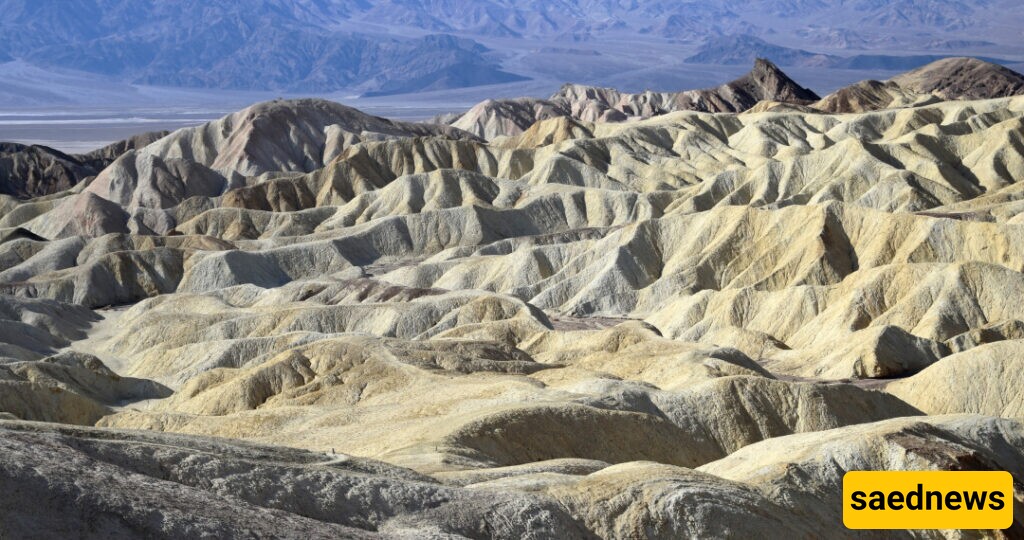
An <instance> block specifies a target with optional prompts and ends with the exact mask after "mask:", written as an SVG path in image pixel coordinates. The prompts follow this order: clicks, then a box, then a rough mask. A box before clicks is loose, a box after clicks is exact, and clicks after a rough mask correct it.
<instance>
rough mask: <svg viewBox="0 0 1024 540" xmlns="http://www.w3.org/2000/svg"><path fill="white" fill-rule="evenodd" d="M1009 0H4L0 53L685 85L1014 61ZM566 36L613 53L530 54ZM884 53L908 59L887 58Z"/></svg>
mask: <svg viewBox="0 0 1024 540" xmlns="http://www.w3.org/2000/svg"><path fill="white" fill-rule="evenodd" d="M1017 4H1018V2H1017V1H1016V0H981V1H978V2H966V1H965V0H954V1H944V0H896V1H883V0H754V1H750V2H741V1H739V0H716V1H703V2H699V1H695V0H682V1H679V0H647V1H642V2H640V1H635V0H634V1H622V0H551V1H543V0H176V1H174V2H167V1H165V0H0V62H7V61H8V60H10V59H12V58H13V59H18V60H21V61H24V62H25V63H26V65H30V66H32V67H33V68H39V69H44V70H51V71H59V70H61V69H74V70H79V71H84V72H88V73H90V74H95V75H100V76H103V77H105V78H109V79H112V80H115V81H117V82H119V83H125V82H129V83H141V84H148V85H158V86H175V87H195V88H216V89H237V90H262V91H273V92H280V93H281V94H286V93H309V92H316V93H326V92H334V91H339V92H344V93H353V94H365V95H371V96H375V95H386V94H396V93H408V92H418V91H427V90H444V89H451V88H461V87H469V86H477V85H488V84H502V83H508V82H513V81H520V80H524V79H526V78H533V79H538V80H541V79H543V80H545V81H547V82H550V83H551V84H556V83H560V82H563V81H562V80H560V79H565V78H569V77H570V76H571V78H572V79H574V80H581V81H586V82H587V83H589V84H596V85H617V86H620V87H622V86H626V85H627V84H628V81H631V80H633V81H642V82H637V85H638V86H637V87H635V88H632V89H634V90H637V89H640V88H643V87H645V86H651V87H661V88H664V87H670V88H671V87H675V86H677V85H678V84H679V83H680V81H686V80H693V76H692V75H693V74H694V72H693V70H691V69H690V68H688V67H687V66H688V65H689V64H706V65H715V66H736V65H748V64H749V63H750V62H753V60H754V59H755V58H762V57H766V58H772V59H773V60H774V61H775V62H777V63H778V64H779V65H782V66H801V67H817V68H822V69H854V70H904V69H911V68H913V67H917V66H920V65H923V64H924V63H927V62H930V61H932V60H934V59H936V58H937V57H938V56H939V55H940V54H941V55H949V56H955V55H964V54H977V53H978V50H977V48H978V47H982V46H983V47H987V48H986V52H987V53H988V54H991V55H993V56H999V55H1000V51H1003V50H1005V51H1007V53H1006V56H1011V57H1012V56H1013V55H1014V54H1017V52H1015V51H1019V49H1014V47H1015V46H1017V45H1019V41H1020V34H1019V31H1017V30H1015V29H1017V28H1020V27H1021V26H1022V25H1024V10H1020V9H1018V8H1019V6H1018V5H1017ZM453 36H458V37H453ZM979 37H981V38H984V41H981V40H980V39H979ZM575 43H586V45H587V47H586V48H588V49H593V50H594V51H597V52H599V53H601V54H603V55H604V56H605V57H607V58H608V59H609V60H608V61H595V62H580V61H579V58H578V57H576V56H573V55H568V54H566V55H557V54H551V53H539V52H537V51H539V50H540V49H542V48H544V49H565V48H572V45H573V44H575ZM986 43H987V45H985V44H986ZM633 44H638V45H636V46H634V45H633ZM701 44H703V45H701ZM894 50H895V51H906V54H905V55H903V54H902V53H901V54H898V55H892V54H890V53H891V51H894ZM540 54H543V55H544V56H543V57H540V56H538V55H540ZM652 58H657V59H658V60H657V64H656V65H652V63H651V59H652ZM1013 59H1014V61H1019V60H1020V59H1021V58H1020V57H1014V58H1013ZM722 71H723V72H729V73H730V74H731V75H735V74H736V73H737V71H735V70H728V69H727V70H722ZM560 74H568V75H562V76H559V75H560ZM552 79H554V80H552ZM833 79H834V78H830V77H829V76H827V75H825V76H823V77H821V80H826V81H830V80H833ZM701 80H702V81H705V84H706V82H707V81H709V80H713V79H709V78H707V77H704V78H702V79H701ZM845 80H851V79H845ZM695 84H699V83H695ZM830 84H831V83H830ZM21 86H25V85H21ZM28 86H31V85H30V84H29V85H28Z"/></svg>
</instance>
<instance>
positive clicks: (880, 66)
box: [685, 34, 1009, 71]
mask: <svg viewBox="0 0 1024 540" xmlns="http://www.w3.org/2000/svg"><path fill="white" fill-rule="evenodd" d="M757 58H771V59H772V61H774V62H777V63H778V64H779V65H782V66H804V67H820V68H832V69H853V70H884V71H899V70H909V69H914V68H918V67H921V66H924V65H926V64H930V63H932V62H935V61H937V60H942V59H944V58H951V56H950V55H948V54H945V55H935V54H927V55H891V54H858V55H853V56H848V57H847V56H839V55H833V54H820V53H814V52H810V51H805V50H803V49H794V48H791V47H783V46H780V45H775V44H773V43H769V42H767V41H765V40H763V39H761V38H758V37H756V36H751V35H747V34H740V35H729V36H719V37H714V38H711V39H708V40H707V41H706V42H704V44H703V45H702V46H701V48H700V49H699V50H698V52H697V54H694V55H692V56H690V57H687V58H686V60H685V61H686V62H691V63H694V64H719V65H742V64H748V63H750V62H752V61H754V60H755V59H757ZM982 60H984V61H986V62H991V63H1008V62H1009V61H1007V60H1002V59H999V58H982Z"/></svg>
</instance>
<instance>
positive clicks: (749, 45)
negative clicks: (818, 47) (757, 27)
mask: <svg viewBox="0 0 1024 540" xmlns="http://www.w3.org/2000/svg"><path fill="white" fill-rule="evenodd" d="M757 58H771V59H772V61H774V62H777V63H778V64H779V65H783V66H828V65H830V64H832V63H833V62H835V61H836V60H837V59H838V58H837V57H835V56H831V55H827V54H816V53H813V52H810V51H805V50H801V49H793V48H790V47H782V46H779V45H774V44H771V43H768V42H767V41H765V40H763V39H761V38H758V37H756V36H751V35H746V34H740V35H732V36H720V37H716V38H712V39H709V40H707V41H706V42H705V43H704V45H703V46H701V48H700V49H699V50H698V51H697V54H694V55H692V56H690V57H687V58H686V62H690V63H694V64H723V65H738V64H749V63H750V62H753V61H754V60H755V59H757Z"/></svg>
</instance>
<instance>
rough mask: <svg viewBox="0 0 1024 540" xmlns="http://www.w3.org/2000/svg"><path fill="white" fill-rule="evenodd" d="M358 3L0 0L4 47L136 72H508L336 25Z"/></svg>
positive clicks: (279, 84)
mask: <svg viewBox="0 0 1024 540" xmlns="http://www.w3.org/2000/svg"><path fill="white" fill-rule="evenodd" d="M359 6H360V4H358V3H353V5H351V6H349V5H346V4H345V3H340V2H331V1H327V0H310V1H301V0H254V1H251V2H249V1H247V2H238V1H233V0H213V1H208V0H183V1H179V2H173V3H167V2H157V1H154V0H142V1H136V0H131V1H129V0H68V1H66V2H65V1H63V0H62V1H60V2H55V1H53V0H39V1H33V2H31V3H29V2H21V1H14V0H6V1H2V2H0V9H3V10H4V11H5V12H6V13H7V14H6V15H5V16H4V17H3V19H2V23H0V34H2V36H3V37H0V45H2V47H0V50H3V49H6V50H8V51H10V52H11V53H12V54H13V55H14V56H17V57H19V58H22V59H25V60H28V61H29V62H32V63H34V64H37V65H43V66H54V67H62V68H72V69H77V70H83V71H88V72H93V73H100V74H104V75H110V76H114V77H118V78H121V79H125V80H129V81H132V82H136V83H143V84H153V85H163V86H180V87H208V88H229V89H257V90H294V91H332V90H338V89H342V88H355V89H357V90H361V91H366V92H375V93H391V92H410V91H417V90H424V89H438V88H450V87H453V86H455V87H457V86H472V85H477V84H494V83H503V82H509V81H514V80H522V79H523V77H520V76H518V75H513V74H511V73H507V72H504V71H502V70H501V69H500V68H499V67H498V65H497V64H496V63H495V61H493V60H492V59H490V58H488V56H487V53H488V49H487V48H486V47H484V46H482V45H480V44H479V43H477V42H475V41H472V40H468V39H459V38H455V37H452V36H447V35H427V36H422V37H414V38H409V39H400V38H393V37H383V36H379V35H369V34H363V33H359V32H343V31H338V30H337V29H335V28H333V27H332V24H333V22H336V21H338V20H340V19H342V18H344V17H345V16H347V15H348V14H349V13H350V11H351V9H353V8H357V7H359Z"/></svg>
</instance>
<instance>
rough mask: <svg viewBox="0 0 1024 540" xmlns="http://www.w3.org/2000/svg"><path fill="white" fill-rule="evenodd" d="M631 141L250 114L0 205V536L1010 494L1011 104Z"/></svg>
mask: <svg viewBox="0 0 1024 540" xmlns="http://www.w3.org/2000/svg"><path fill="white" fill-rule="evenodd" d="M577 90H579V89H577ZM575 91H576V90H573V92H575ZM580 91H581V92H582V94H580V95H584V94H587V92H589V91H583V90H580ZM613 98H614V99H613ZM587 99H592V100H595V101H601V102H606V103H611V102H613V101H614V102H615V103H619V104H620V105H621V103H625V102H624V101H622V99H623V98H622V96H619V97H614V96H611V95H610V94H608V95H606V94H602V93H593V95H590V97H588V98H587ZM758 99H761V97H759V98H758ZM646 103H648V104H650V103H653V102H651V101H648V102H646ZM751 105H753V103H751ZM616 106H618V105H616ZM658 107H661V106H660V105H658ZM744 108H746V107H744ZM612 109H614V110H618V109H615V107H612ZM609 110H611V109H609ZM623 110H624V109H623ZM651 111H653V109H651ZM651 111H648V112H651ZM634 112H635V113H636V114H632V113H631V116H635V117H636V118H633V119H632V120H631V121H629V122H610V121H607V120H608V119H604V120H602V119H601V118H596V117H595V118H589V117H588V118H589V119H587V118H582V117H581V114H579V112H578V111H576V112H572V114H559V115H555V117H552V118H550V119H546V120H542V121H540V122H533V121H531V123H530V125H528V126H523V127H522V129H521V130H519V131H518V132H517V134H515V135H513V136H503V137H497V138H494V140H492V141H490V142H488V141H485V140H483V139H481V138H479V137H476V136H473V135H471V134H469V133H466V132H464V131H459V130H457V129H455V128H451V127H439V126H430V125H418V124H403V123H397V122H390V121H385V120H383V119H378V118H374V117H370V116H367V115H364V114H362V113H359V112H358V111H355V110H353V109H348V108H346V107H343V106H340V105H335V104H330V103H327V102H322V101H312V100H303V101H294V102H273V103H269V104H261V105H256V106H254V107H251V108H249V109H246V110H245V111H242V112H239V113H236V114H234V115H231V116H229V117H226V118H224V119H221V120H219V121H217V122H214V123H211V124H207V125H204V126H199V127H196V128H190V129H186V130H181V131H178V132H175V133H172V134H170V135H168V136H166V137H164V138H162V139H160V140H158V141H156V142H153V143H152V144H149V145H146V146H144V147H142V148H137V149H134V150H129V151H128V152H127V153H125V154H124V155H123V156H121V157H120V158H118V159H117V160H116V161H115V162H113V163H112V164H111V165H110V166H108V167H107V168H106V169H104V170H103V171H102V172H101V173H100V174H99V175H98V176H97V178H96V179H95V180H93V181H91V182H86V183H83V184H79V185H78V186H77V187H75V188H74V189H71V190H68V191H65V192H62V193H58V194H54V195H50V196H47V197H42V198H37V199H30V200H25V201H19V200H16V199H13V198H6V199H4V200H3V201H0V390H2V391H0V414H2V415H3V418H4V419H5V421H4V422H0V447H2V448H3V449H4V452H2V453H0V454H3V456H0V482H2V485H0V487H10V486H23V487H21V488H19V489H21V490H22V491H20V492H17V493H20V495H18V496H12V495H11V494H10V493H12V491H11V490H10V489H0V515H4V516H14V517H15V519H5V520H0V536H5V537H6V536H15V537H17V536H22V535H24V534H27V533H26V531H29V529H28V528H27V527H29V525H27V523H29V521H30V518H29V516H42V517H43V518H45V519H47V520H49V522H51V523H53V524H54V525H53V526H54V527H55V529H54V530H56V531H58V532H64V531H74V530H78V528H80V527H82V526H83V524H84V523H86V522H89V523H93V525H92V526H93V527H94V529H93V530H95V531H98V532H97V533H96V534H97V535H104V534H110V535H136V536H139V535H141V536H146V535H149V536H157V537H159V536H175V535H177V536H182V535H186V536H188V535H203V534H207V535H214V536H232V535H234V536H242V535H251V536H255V537H270V536H274V535H277V536H281V537H289V536H295V537H298V536H302V537H362V536H367V537H374V536H383V537H417V538H418V537H467V538H481V537H496V538H505V537H508V538H551V537H567V538H592V537H601V538H633V537H651V538H679V537H702V538H703V537H730V536H731V537H749V536H763V537H767V538H793V537H819V536H822V534H823V533H824V535H825V536H827V537H837V538H844V537H855V536H852V535H849V536H844V535H848V534H849V533H850V531H847V530H846V529H843V528H842V525H841V523H842V521H841V514H840V512H841V507H840V503H839V502H838V500H837V497H838V496H839V493H840V489H839V486H840V484H841V478H842V474H843V473H844V472H845V471H848V470H861V469H872V468H890V469H908V470H909V469H955V468H965V467H966V468H970V469H979V470H1009V471H1010V472H1011V473H1012V474H1014V475H1016V476H1017V478H1018V479H1019V478H1022V477H1024V476H1021V475H1022V474H1024V457H1022V455H1021V449H1022V448H1024V438H1022V437H1024V435H1022V433H1024V432H1022V430H1024V427H1022V426H1021V424H1019V421H1020V420H1021V418H1022V416H1021V415H1022V410H1024V409H1022V404H1021V400H1020V392H1019V387H1020V384H1019V383H1020V380H1019V379H1020V377H1019V376H1018V375H1016V373H1017V372H1018V371H1020V370H1019V369H1016V368H1017V367H1018V366H1017V364H1016V363H1015V362H1016V360H1015V359H1016V358H1017V357H1019V356H1020V354H1021V352H1022V349H1021V344H1022V343H1024V311H1022V308H1021V305H1020V301H1019V299H1020V298H1021V297H1022V296H1024V229H1022V228H1021V225H1020V224H1019V223H1020V222H1021V220H1022V219H1024V218H1021V217H1020V216H1021V214H1022V211H1024V204H1022V203H1021V200H1022V197H1021V196H1020V193H1021V191H1020V189H1019V188H1018V187H1017V186H1018V182H1019V180H1020V179H1021V178H1022V177H1024V153H1022V151H1021V149H1022V148H1024V129H1022V126H1024V97H1008V98H1001V99H989V100H980V101H968V100H954V101H936V102H934V103H928V104H925V103H917V104H916V106H913V107H906V108H887V109H884V110H878V111H872V112H866V113H844V114H823V113H822V112H821V111H813V110H811V109H810V108H808V107H807V106H806V105H793V104H775V105H768V104H763V105H761V106H758V107H755V108H753V109H748V110H746V112H729V113H724V112H718V113H713V112H701V111H695V110H680V111H675V112H668V113H664V112H665V111H661V112H658V113H657V114H654V113H653V112H652V113H651V115H648V114H647V113H646V112H643V111H640V110H639V109H637V110H636V111H634ZM582 116H585V115H582ZM645 116H650V117H649V118H643V117H645ZM524 118H525V117H524ZM488 122H489V120H488ZM524 122H525V120H524ZM943 415H949V416H943ZM969 415H980V416H969ZM28 421H46V422H56V423H62V424H77V425H79V426H81V427H69V426H67V425H65V426H63V427H61V426H56V425H52V424H35V423H29V422H28ZM97 426H99V427H100V428H103V429H98V428H97ZM130 430H131V431H130ZM220 438H225V439H220ZM30 455H31V456H32V457H31V460H29V457H28V456H30ZM356 456H357V457H356ZM30 461H31V463H32V465H31V468H26V467H27V466H26V465H25V463H29V462H30ZM26 498H27V499H31V500H38V501H41V502H40V503H39V504H38V505H35V506H29V505H26V504H25V502H24V501H25V500H26ZM70 501H74V504H72V502H70ZM1014 504H1015V506H1017V507H1021V505H1022V504H1024V494H1021V493H1017V494H1016V495H1015V502H1014ZM69 507H70V508H71V510H68V508H69ZM1020 509H1021V508H1018V510H1020ZM115 515H119V516H122V517H121V518H120V519H115V518H114V517H113V516H115ZM1018 515H1019V512H1018ZM257 516H262V517H257ZM268 516H269V517H268ZM1014 527H1015V528H1013V529H1010V530H1009V531H1007V532H1006V533H1005V535H1006V537H1008V538H1012V537H1015V535H1017V534H1018V529H1020V527H1021V520H1020V518H1019V517H1018V521H1017V522H1016V523H1015V525H1014ZM68 534H70V533H68ZM445 535H448V536H445ZM903 537H906V538H960V537H972V536H969V535H967V536H958V535H956V534H953V533H948V532H941V531H940V532H935V531H911V532H907V533H906V534H905V535H904V536H903Z"/></svg>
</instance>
